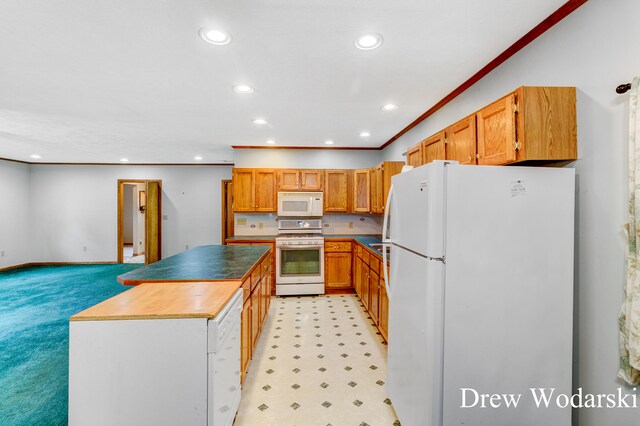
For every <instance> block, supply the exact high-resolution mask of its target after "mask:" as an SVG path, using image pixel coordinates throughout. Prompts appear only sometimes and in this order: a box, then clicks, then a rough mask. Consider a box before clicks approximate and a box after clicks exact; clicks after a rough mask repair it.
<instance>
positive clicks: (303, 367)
mask: <svg viewBox="0 0 640 426" xmlns="http://www.w3.org/2000/svg"><path fill="white" fill-rule="evenodd" d="M386 366H387V349H386V346H385V344H384V342H383V341H382V338H381V337H380V335H379V333H378V330H377V329H376V328H375V326H373V325H372V321H371V317H370V316H369V315H368V314H367V313H366V311H365V310H364V308H363V306H362V304H361V302H360V300H359V299H358V297H357V296H355V295H330V296H327V295H325V296H315V297H311V296H305V297H274V298H273V299H272V303H271V308H270V310H269V316H268V317H267V320H266V321H265V323H264V326H263V330H262V334H261V336H260V340H259V341H258V345H257V346H256V353H255V354H254V355H253V359H252V360H251V364H250V365H249V370H248V372H247V377H246V379H245V383H244V384H243V387H242V399H241V401H240V408H239V410H238V414H237V416H236V420H235V423H234V425H235V426H270V425H273V426H286V425H297V426H312V425H320V426H327V425H335V426H342V425H354V426H357V425H371V426H377V425H389V426H391V425H394V426H397V425H399V424H400V422H399V421H398V419H397V417H396V415H395V412H394V410H393V407H392V405H391V404H390V401H389V399H388V397H387V395H386V392H385V388H384V381H385V376H386Z"/></svg>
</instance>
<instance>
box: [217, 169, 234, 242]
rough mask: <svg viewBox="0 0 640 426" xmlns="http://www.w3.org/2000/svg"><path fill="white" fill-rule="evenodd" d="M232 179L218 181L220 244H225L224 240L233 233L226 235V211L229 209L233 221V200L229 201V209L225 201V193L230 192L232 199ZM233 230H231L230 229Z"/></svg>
mask: <svg viewBox="0 0 640 426" xmlns="http://www.w3.org/2000/svg"><path fill="white" fill-rule="evenodd" d="M232 185H233V180H232V179H223V180H222V181H220V206H221V209H220V213H221V214H220V216H221V227H220V236H221V238H222V242H221V244H222V245H225V244H226V243H225V240H226V239H227V238H229V237H233V235H227V220H228V219H229V217H228V214H227V211H228V210H230V211H231V221H232V222H234V212H233V201H232V202H231V204H232V205H231V209H229V206H228V203H227V195H228V193H229V192H231V197H232V200H233V187H232ZM232 232H233V230H232Z"/></svg>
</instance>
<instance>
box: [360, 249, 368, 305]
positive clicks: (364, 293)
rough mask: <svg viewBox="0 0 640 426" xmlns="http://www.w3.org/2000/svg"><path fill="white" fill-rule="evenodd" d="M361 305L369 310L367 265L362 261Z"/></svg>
mask: <svg viewBox="0 0 640 426" xmlns="http://www.w3.org/2000/svg"><path fill="white" fill-rule="evenodd" d="M361 269H362V297H361V298H360V300H362V304H363V305H364V308H365V309H366V310H367V311H368V310H369V275H370V271H369V265H367V264H366V263H365V262H364V261H362V268H361Z"/></svg>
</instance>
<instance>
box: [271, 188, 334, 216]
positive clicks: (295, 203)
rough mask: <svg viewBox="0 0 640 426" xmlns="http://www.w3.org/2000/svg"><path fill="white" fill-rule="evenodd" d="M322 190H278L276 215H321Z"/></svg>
mask: <svg viewBox="0 0 640 426" xmlns="http://www.w3.org/2000/svg"><path fill="white" fill-rule="evenodd" d="M322 201H323V198H322V192H278V216H280V217H320V216H322Z"/></svg>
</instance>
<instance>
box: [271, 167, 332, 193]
mask: <svg viewBox="0 0 640 426" xmlns="http://www.w3.org/2000/svg"><path fill="white" fill-rule="evenodd" d="M277 174H278V191H322V187H323V186H324V170H300V169H277Z"/></svg>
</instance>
